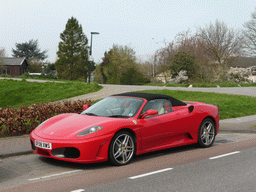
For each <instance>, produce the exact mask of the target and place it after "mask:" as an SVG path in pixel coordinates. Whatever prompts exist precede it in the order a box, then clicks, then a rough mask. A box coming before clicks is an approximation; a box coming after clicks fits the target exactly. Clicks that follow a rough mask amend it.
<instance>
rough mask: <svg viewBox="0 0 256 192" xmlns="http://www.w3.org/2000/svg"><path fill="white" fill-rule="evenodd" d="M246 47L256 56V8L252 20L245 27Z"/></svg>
mask: <svg viewBox="0 0 256 192" xmlns="http://www.w3.org/2000/svg"><path fill="white" fill-rule="evenodd" d="M243 26H244V27H245V30H244V36H245V45H246V47H245V48H246V49H247V51H248V53H250V54H252V55H254V56H256V8H255V10H254V12H253V13H252V14H251V20H250V21H247V22H246V23H245V24H244V25H243Z"/></svg>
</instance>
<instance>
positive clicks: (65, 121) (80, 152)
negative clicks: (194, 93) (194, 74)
mask: <svg viewBox="0 0 256 192" xmlns="http://www.w3.org/2000/svg"><path fill="white" fill-rule="evenodd" d="M218 129H219V111H218V107H217V106H214V105H209V104H204V103H201V102H193V101H188V102H182V101H179V100H177V99H175V98H173V97H170V96H167V95H160V94H149V93H122V94H116V95H112V96H110V97H107V98H105V99H103V100H101V101H99V102H97V103H96V104H94V105H92V106H91V107H89V108H88V109H86V110H85V111H83V112H82V113H81V114H72V113H69V114H61V115H57V116H55V117H52V118H50V119H48V120H47V121H45V122H43V123H42V124H41V125H39V126H38V127H37V128H36V129H35V130H34V131H33V132H32V133H31V134H30V138H31V147H32V151H33V152H34V153H36V154H38V155H41V156H45V157H49V158H54V159H59V160H65V161H71V162H79V163H94V162H102V161H107V160H110V162H111V163H112V164H115V165H124V164H127V163H129V162H130V161H131V159H132V157H133V156H134V155H135V154H136V155H140V154H143V153H147V152H150V151H156V150H161V149H166V148H170V147H177V146H181V145H188V144H193V143H198V144H199V145H200V146H201V147H209V146H211V145H212V144H213V142H214V139H215V136H216V135H217V133H218Z"/></svg>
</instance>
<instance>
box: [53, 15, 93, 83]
mask: <svg viewBox="0 0 256 192" xmlns="http://www.w3.org/2000/svg"><path fill="white" fill-rule="evenodd" d="M60 38H61V40H62V41H61V42H60V43H59V51H58V52H57V55H58V60H57V61H56V63H55V67H56V69H57V73H58V77H59V78H61V79H68V80H77V79H79V78H81V77H85V80H86V79H87V73H88V68H89V67H88V66H89V62H88V53H87V49H86V46H87V43H88V40H87V37H86V36H85V35H84V33H83V29H82V26H81V25H79V23H78V21H77V20H76V19H75V18H74V17H71V18H70V19H69V20H68V22H67V24H66V28H65V30H64V31H63V33H61V34H60Z"/></svg>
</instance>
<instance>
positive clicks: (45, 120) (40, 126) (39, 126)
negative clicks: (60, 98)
mask: <svg viewBox="0 0 256 192" xmlns="http://www.w3.org/2000/svg"><path fill="white" fill-rule="evenodd" d="M48 120H49V119H47V120H45V121H44V122H43V123H41V124H40V125H38V126H37V127H36V129H38V128H39V127H41V126H42V125H43V124H44V123H46V121H48Z"/></svg>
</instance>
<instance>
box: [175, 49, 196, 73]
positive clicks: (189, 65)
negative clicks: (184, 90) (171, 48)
mask: <svg viewBox="0 0 256 192" xmlns="http://www.w3.org/2000/svg"><path fill="white" fill-rule="evenodd" d="M170 68H171V73H172V75H173V77H176V76H177V75H178V73H179V72H180V71H181V70H185V71H187V76H188V77H189V78H191V77H192V76H193V75H194V74H195V57H194V55H193V54H192V53H191V52H190V51H182V50H181V51H178V52H177V53H176V54H175V55H174V58H173V61H172V64H171V67H170Z"/></svg>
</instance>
